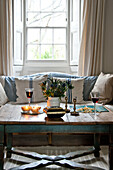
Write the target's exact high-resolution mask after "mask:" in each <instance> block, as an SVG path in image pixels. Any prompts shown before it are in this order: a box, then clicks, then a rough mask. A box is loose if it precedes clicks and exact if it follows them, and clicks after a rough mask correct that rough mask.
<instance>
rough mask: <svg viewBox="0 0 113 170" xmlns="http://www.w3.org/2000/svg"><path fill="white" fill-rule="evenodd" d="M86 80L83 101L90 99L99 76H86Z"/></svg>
mask: <svg viewBox="0 0 113 170" xmlns="http://www.w3.org/2000/svg"><path fill="white" fill-rule="evenodd" d="M84 78H85V80H84V88H83V99H84V100H85V101H87V100H88V99H89V95H90V92H91V90H92V89H93V87H94V85H95V83H96V80H97V76H86V77H84Z"/></svg>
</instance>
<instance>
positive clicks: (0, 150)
mask: <svg viewBox="0 0 113 170" xmlns="http://www.w3.org/2000/svg"><path fill="white" fill-rule="evenodd" d="M3 162H4V146H3V144H0V169H3Z"/></svg>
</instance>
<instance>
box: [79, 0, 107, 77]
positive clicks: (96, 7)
mask: <svg viewBox="0 0 113 170" xmlns="http://www.w3.org/2000/svg"><path fill="white" fill-rule="evenodd" d="M104 13H105V0H84V6H83V18H82V21H83V29H82V36H81V44H80V54H79V68H78V73H79V75H80V76H90V75H98V74H99V73H100V72H101V71H102V62H103V31H104Z"/></svg>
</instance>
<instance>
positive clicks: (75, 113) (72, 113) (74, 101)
mask: <svg viewBox="0 0 113 170" xmlns="http://www.w3.org/2000/svg"><path fill="white" fill-rule="evenodd" d="M73 103H74V111H73V112H71V115H73V116H79V112H76V97H75V98H74V99H73Z"/></svg>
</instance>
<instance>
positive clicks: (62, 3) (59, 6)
mask: <svg viewBox="0 0 113 170" xmlns="http://www.w3.org/2000/svg"><path fill="white" fill-rule="evenodd" d="M54 11H66V0H57V1H56V0H54Z"/></svg>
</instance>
